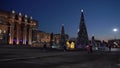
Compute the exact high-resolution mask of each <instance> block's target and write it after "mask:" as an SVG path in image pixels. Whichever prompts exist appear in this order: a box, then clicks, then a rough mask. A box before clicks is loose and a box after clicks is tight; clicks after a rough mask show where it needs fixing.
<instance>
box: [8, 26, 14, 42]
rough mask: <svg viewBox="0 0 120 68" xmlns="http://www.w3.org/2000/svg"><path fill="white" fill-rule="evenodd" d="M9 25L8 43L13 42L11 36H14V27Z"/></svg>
mask: <svg viewBox="0 0 120 68" xmlns="http://www.w3.org/2000/svg"><path fill="white" fill-rule="evenodd" d="M8 27H10V32H9V44H13V38H14V27H13V26H12V25H10V26H8Z"/></svg>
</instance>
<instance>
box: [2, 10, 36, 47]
mask: <svg viewBox="0 0 120 68" xmlns="http://www.w3.org/2000/svg"><path fill="white" fill-rule="evenodd" d="M37 28H38V22H37V21H36V20H34V19H32V16H30V17H28V16H27V14H24V15H23V16H22V14H21V13H20V12H19V13H18V14H17V13H15V11H14V10H13V11H11V12H8V11H3V10H0V44H11V45H12V44H15V45H19V44H23V45H26V44H28V45H32V42H34V41H36V40H37Z"/></svg>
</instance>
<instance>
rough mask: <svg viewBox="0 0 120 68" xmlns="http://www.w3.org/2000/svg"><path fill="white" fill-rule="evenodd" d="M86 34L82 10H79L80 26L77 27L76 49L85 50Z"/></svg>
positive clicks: (86, 43)
mask: <svg viewBox="0 0 120 68" xmlns="http://www.w3.org/2000/svg"><path fill="white" fill-rule="evenodd" d="M88 42H89V40H88V33H87V28H86V25H85V19H84V14H83V10H81V19H80V25H79V31H78V37H77V46H76V47H78V48H85V47H86V46H87V45H88Z"/></svg>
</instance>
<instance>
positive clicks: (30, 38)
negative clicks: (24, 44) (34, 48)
mask: <svg viewBox="0 0 120 68" xmlns="http://www.w3.org/2000/svg"><path fill="white" fill-rule="evenodd" d="M28 39H29V42H28V44H29V45H32V29H31V27H29V34H28Z"/></svg>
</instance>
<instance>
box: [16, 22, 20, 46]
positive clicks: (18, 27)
mask: <svg viewBox="0 0 120 68" xmlns="http://www.w3.org/2000/svg"><path fill="white" fill-rule="evenodd" d="M16 31H17V36H16V44H17V45H18V44H19V43H20V37H19V36H20V25H19V23H18V22H17V24H16Z"/></svg>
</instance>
